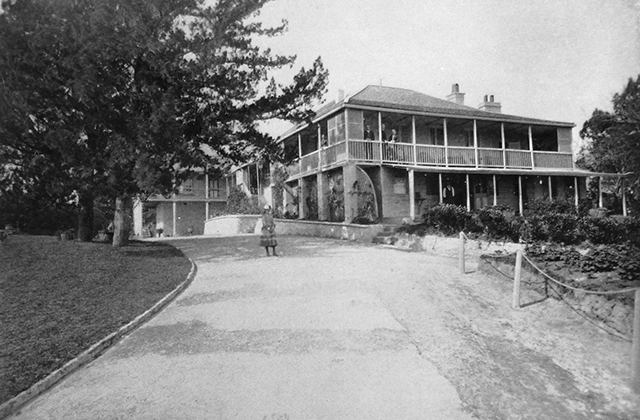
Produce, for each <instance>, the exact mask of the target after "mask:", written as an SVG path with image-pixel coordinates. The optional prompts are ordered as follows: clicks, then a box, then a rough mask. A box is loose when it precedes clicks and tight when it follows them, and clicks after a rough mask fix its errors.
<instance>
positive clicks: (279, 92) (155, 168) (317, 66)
mask: <svg viewBox="0 0 640 420" xmlns="http://www.w3.org/2000/svg"><path fill="white" fill-rule="evenodd" d="M267 1H268V0H218V1H217V2H211V1H204V0H20V1H17V2H8V1H5V2H4V3H3V8H4V14H2V15H0V74H1V75H2V78H1V79H0V107H1V108H2V110H3V112H2V113H0V114H2V115H1V116H0V136H3V140H4V139H6V141H4V145H3V146H2V148H0V154H2V157H3V158H4V163H5V164H6V163H10V164H11V165H10V168H11V172H12V174H13V175H14V176H13V179H14V180H15V179H17V178H20V179H21V180H23V181H25V180H30V181H26V182H24V185H25V186H26V187H28V186H29V184H30V183H31V182H33V179H34V177H36V178H38V179H40V178H43V176H44V175H39V174H46V177H45V178H46V179H45V180H41V182H50V183H51V184H52V188H54V187H55V188H56V189H59V190H61V191H64V192H65V193H66V194H68V195H71V194H73V195H74V196H75V197H76V201H77V202H78V204H79V206H80V209H81V210H82V211H81V212H80V214H81V218H80V220H81V222H85V224H90V222H91V220H90V215H91V210H92V208H91V205H92V203H93V200H94V197H96V196H109V197H112V198H113V200H114V203H115V214H116V217H115V227H116V233H115V235H114V245H123V244H125V243H126V240H127V237H128V233H129V232H128V227H129V226H130V223H129V222H128V221H127V220H126V215H127V214H128V213H129V206H130V203H131V199H132V197H135V196H138V195H146V194H155V193H161V194H169V193H171V192H172V191H175V189H176V188H177V186H179V185H180V183H181V182H182V181H183V180H185V179H187V178H188V177H189V176H190V175H191V174H192V171H193V170H194V169H195V168H208V169H209V170H210V171H217V170H224V169H225V168H226V167H227V166H228V165H229V164H230V163H232V162H237V161H241V160H244V159H247V158H249V157H251V156H253V155H254V154H256V153H266V154H268V155H270V157H271V158H272V159H278V157H280V156H279V153H280V151H279V149H278V148H277V147H276V145H275V143H274V140H273V139H272V138H270V137H269V136H267V135H265V134H263V133H261V132H260V130H259V129H258V125H259V123H260V122H261V121H264V120H267V119H273V118H280V119H287V120H292V121H300V120H303V119H305V118H308V117H309V116H310V115H311V108H312V106H313V105H314V101H316V100H319V99H320V97H321V95H322V93H323V92H324V90H325V87H326V82H327V72H326V70H325V69H324V68H323V66H322V62H321V61H320V59H319V58H318V59H317V60H316V61H315V62H314V63H313V65H312V66H311V68H310V69H309V70H305V69H304V68H302V69H301V70H300V72H299V73H298V74H297V75H296V76H295V77H294V79H293V81H292V82H291V83H289V84H285V85H282V84H278V83H276V82H275V81H274V80H273V79H272V78H271V74H272V73H273V70H276V69H278V68H281V67H283V66H291V65H293V64H294V62H295V57H294V56H281V55H275V54H273V53H272V52H271V51H270V50H262V49H260V48H258V47H256V46H255V44H254V43H255V39H256V37H271V36H276V35H279V34H281V33H282V32H283V31H284V30H285V29H286V24H284V23H283V25H282V26H280V27H277V28H264V27H263V26H262V25H261V24H260V23H259V22H258V20H257V18H256V17H257V15H258V11H259V10H260V8H261V7H262V6H263V5H264V4H265V3H266V2H267ZM36 163H37V164H36ZM80 228H81V230H82V223H81V224H80ZM89 234H90V229H89Z"/></svg>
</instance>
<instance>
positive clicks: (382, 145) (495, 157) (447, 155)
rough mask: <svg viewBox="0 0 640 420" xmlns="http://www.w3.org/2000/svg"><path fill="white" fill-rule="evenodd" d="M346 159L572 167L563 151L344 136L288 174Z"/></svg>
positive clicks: (304, 171) (496, 166)
mask: <svg viewBox="0 0 640 420" xmlns="http://www.w3.org/2000/svg"><path fill="white" fill-rule="evenodd" d="M476 152H477V154H476ZM476 156H477V160H476ZM347 160H350V161H356V162H363V163H364V162H368V163H378V164H382V163H390V164H394V163H396V164H406V165H418V166H419V165H424V166H458V167H460V166H461V167H474V168H476V167H477V168H532V167H536V168H545V169H554V168H555V169H571V168H573V157H572V155H571V153H564V152H542V151H533V152H531V151H530V150H514V149H498V148H477V149H476V148H473V147H460V146H448V147H445V146H438V145H426V144H412V143H390V142H379V141H368V140H344V141H341V142H339V143H335V144H332V145H330V146H327V147H323V148H321V149H320V150H315V151H313V152H311V153H309V154H307V155H305V156H302V157H301V158H300V159H299V160H298V161H297V162H296V163H294V164H293V165H292V166H290V167H289V176H296V175H299V174H306V173H309V172H313V171H316V170H318V169H319V168H321V167H327V166H330V165H335V164H340V163H343V162H346V161H347Z"/></svg>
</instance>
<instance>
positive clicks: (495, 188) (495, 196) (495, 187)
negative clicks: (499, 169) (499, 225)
mask: <svg viewBox="0 0 640 420" xmlns="http://www.w3.org/2000/svg"><path fill="white" fill-rule="evenodd" d="M492 176H493V205H494V206H497V205H498V184H497V182H496V181H497V179H496V175H495V174H493V175H492Z"/></svg>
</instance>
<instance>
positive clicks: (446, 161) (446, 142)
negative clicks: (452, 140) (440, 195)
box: [440, 118, 449, 190]
mask: <svg viewBox="0 0 640 420" xmlns="http://www.w3.org/2000/svg"><path fill="white" fill-rule="evenodd" d="M442 128H443V130H442V131H443V132H444V166H449V135H448V134H447V119H446V118H443V119H442ZM440 190H442V186H440Z"/></svg>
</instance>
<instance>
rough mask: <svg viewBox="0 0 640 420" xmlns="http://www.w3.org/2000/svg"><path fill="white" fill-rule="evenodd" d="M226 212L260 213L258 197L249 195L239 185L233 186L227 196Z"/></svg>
mask: <svg viewBox="0 0 640 420" xmlns="http://www.w3.org/2000/svg"><path fill="white" fill-rule="evenodd" d="M225 212H226V214H260V213H261V212H262V209H261V208H260V205H259V204H258V197H249V196H247V194H245V193H244V191H242V189H240V188H239V187H236V188H233V189H232V190H231V191H230V192H229V197H228V198H227V207H226V208H225Z"/></svg>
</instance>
